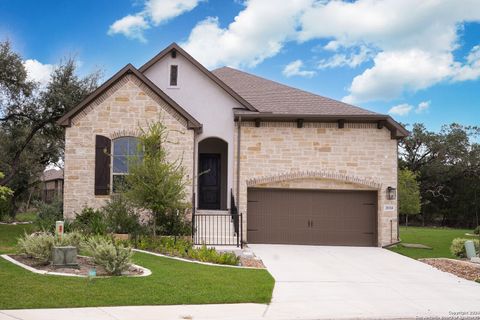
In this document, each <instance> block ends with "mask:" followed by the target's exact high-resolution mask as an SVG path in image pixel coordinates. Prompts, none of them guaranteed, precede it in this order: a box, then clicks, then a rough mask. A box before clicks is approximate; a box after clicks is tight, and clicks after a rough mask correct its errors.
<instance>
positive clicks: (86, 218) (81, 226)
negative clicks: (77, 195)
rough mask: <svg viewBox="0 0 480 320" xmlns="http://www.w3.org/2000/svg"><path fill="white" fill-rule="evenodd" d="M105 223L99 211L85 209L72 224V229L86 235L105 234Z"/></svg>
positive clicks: (103, 216)
mask: <svg viewBox="0 0 480 320" xmlns="http://www.w3.org/2000/svg"><path fill="white" fill-rule="evenodd" d="M107 227H108V226H107V222H106V219H105V215H104V213H103V212H102V211H101V210H97V209H93V208H90V207H85V208H83V209H82V211H81V212H80V213H79V214H77V216H76V217H75V220H74V221H73V222H72V228H73V229H75V230H79V231H81V232H83V233H84V234H87V235H105V234H107Z"/></svg>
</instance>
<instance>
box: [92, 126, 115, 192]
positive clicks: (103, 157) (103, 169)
mask: <svg viewBox="0 0 480 320" xmlns="http://www.w3.org/2000/svg"><path fill="white" fill-rule="evenodd" d="M111 145H112V143H111V140H110V139H109V138H107V137H104V136H101V135H96V136H95V195H109V194H110V154H111V148H112V147H111Z"/></svg>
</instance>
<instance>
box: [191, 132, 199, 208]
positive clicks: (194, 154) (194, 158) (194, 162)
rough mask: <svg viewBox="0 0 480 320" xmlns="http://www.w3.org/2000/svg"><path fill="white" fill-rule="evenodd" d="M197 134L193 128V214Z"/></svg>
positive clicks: (194, 205) (193, 205) (193, 206)
mask: <svg viewBox="0 0 480 320" xmlns="http://www.w3.org/2000/svg"><path fill="white" fill-rule="evenodd" d="M197 134H198V131H197V129H195V130H194V131H193V155H192V156H193V165H192V168H193V174H192V212H193V214H195V207H196V190H195V179H196V176H197V175H196V171H195V170H196V165H195V164H196V160H197V157H196V155H197Z"/></svg>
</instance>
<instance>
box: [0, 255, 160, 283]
mask: <svg viewBox="0 0 480 320" xmlns="http://www.w3.org/2000/svg"><path fill="white" fill-rule="evenodd" d="M0 257H2V258H3V259H5V260H7V261H10V262H11V263H13V264H16V265H17V266H19V267H22V268H24V269H26V270H28V271H31V272H33V273H37V274H43V275H51V276H64V277H76V278H88V276H86V275H82V274H71V273H62V272H51V271H46V270H39V269H36V268H34V267H31V266H28V265H26V264H24V263H21V262H20V261H17V260H15V259H13V258H12V257H10V256H9V255H7V254H2V255H0ZM132 266H133V267H135V268H138V269H140V270H142V271H143V273H142V274H135V275H126V276H120V277H128V278H136V277H148V276H149V275H151V274H152V271H151V270H150V269H147V268H144V267H142V266H139V265H136V264H132ZM112 277H118V276H97V277H95V278H112Z"/></svg>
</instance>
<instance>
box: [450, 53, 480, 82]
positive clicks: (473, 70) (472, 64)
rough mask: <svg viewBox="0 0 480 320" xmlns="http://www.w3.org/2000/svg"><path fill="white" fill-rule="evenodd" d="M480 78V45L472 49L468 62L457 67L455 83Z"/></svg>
mask: <svg viewBox="0 0 480 320" xmlns="http://www.w3.org/2000/svg"><path fill="white" fill-rule="evenodd" d="M479 77H480V45H477V46H475V47H473V48H472V50H471V51H470V53H469V54H468V56H467V62H466V63H465V64H464V65H463V66H462V65H457V69H456V72H455V75H454V77H453V81H465V80H475V79H478V78H479Z"/></svg>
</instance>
